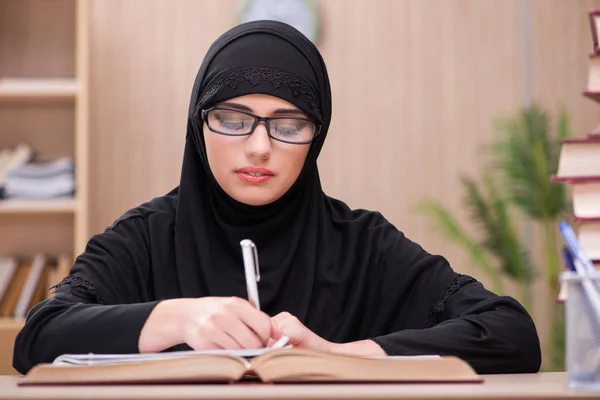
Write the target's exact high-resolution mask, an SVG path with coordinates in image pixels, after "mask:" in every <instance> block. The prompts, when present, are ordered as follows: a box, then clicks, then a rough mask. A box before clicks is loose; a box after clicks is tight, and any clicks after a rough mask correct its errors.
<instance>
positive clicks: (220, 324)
mask: <svg viewBox="0 0 600 400" xmlns="http://www.w3.org/2000/svg"><path fill="white" fill-rule="evenodd" d="M276 335H279V336H281V332H280V331H278V330H277V329H275V330H273V329H272V322H271V319H270V317H269V316H268V315H267V314H265V313H263V312H261V311H259V310H257V309H256V308H254V307H253V306H252V305H251V304H250V303H248V301H246V300H244V299H241V298H239V297H202V298H198V299H172V300H165V301H162V302H160V303H159V304H158V305H157V306H156V307H155V308H154V310H153V311H152V313H150V316H149V317H148V320H147V321H146V323H145V325H144V327H143V328H142V331H141V333H140V339H139V344H138V346H139V351H140V352H141V353H145V352H157V351H161V350H164V349H166V348H169V347H171V346H174V345H176V344H180V343H187V344H188V345H189V346H190V347H191V348H192V349H194V350H208V349H257V348H262V347H265V345H266V343H267V341H268V340H269V338H270V337H272V336H276Z"/></svg>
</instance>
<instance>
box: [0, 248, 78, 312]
mask: <svg viewBox="0 0 600 400" xmlns="http://www.w3.org/2000/svg"><path fill="white" fill-rule="evenodd" d="M70 267H71V262H70V257H68V256H66V255H61V256H59V257H58V258H57V259H56V260H55V259H53V258H50V257H47V256H45V255H43V254H37V255H36V256H35V257H34V258H33V259H22V260H18V259H17V258H10V257H5V258H0V317H11V318H24V317H25V316H26V315H27V312H28V311H29V310H30V309H31V307H33V306H34V305H36V304H38V303H39V302H41V301H42V300H44V299H46V298H49V297H51V296H52V291H51V290H50V288H51V287H52V286H54V285H56V284H57V283H59V282H60V281H61V280H62V279H63V278H64V277H65V276H67V275H68V274H69V269H70Z"/></svg>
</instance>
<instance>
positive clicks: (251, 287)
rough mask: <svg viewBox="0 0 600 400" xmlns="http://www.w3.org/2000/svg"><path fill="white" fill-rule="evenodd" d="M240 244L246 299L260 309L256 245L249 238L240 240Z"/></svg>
mask: <svg viewBox="0 0 600 400" xmlns="http://www.w3.org/2000/svg"><path fill="white" fill-rule="evenodd" d="M240 246H242V256H243V258H244V272H245V274H246V290H247V292H248V301H249V302H250V304H252V305H253V306H254V307H256V309H257V310H260V301H259V300H258V286H257V284H256V283H257V282H258V281H260V270H259V267H258V252H257V251H256V245H255V244H254V242H252V240H250V239H244V240H242V241H241V242H240Z"/></svg>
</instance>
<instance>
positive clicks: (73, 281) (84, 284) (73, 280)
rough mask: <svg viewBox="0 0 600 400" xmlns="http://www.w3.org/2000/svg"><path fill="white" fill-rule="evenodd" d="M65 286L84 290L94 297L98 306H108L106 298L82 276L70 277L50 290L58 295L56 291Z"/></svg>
mask: <svg viewBox="0 0 600 400" xmlns="http://www.w3.org/2000/svg"><path fill="white" fill-rule="evenodd" d="M64 285H70V286H71V287H72V288H83V289H84V290H85V291H86V292H88V293H89V294H91V295H92V296H93V297H94V299H95V300H96V303H97V304H106V301H104V297H102V294H101V293H100V292H99V291H98V289H96V286H94V284H92V283H91V282H90V281H88V280H87V279H85V278H83V277H82V276H80V275H69V276H67V277H66V278H64V279H63V280H62V281H60V282H59V283H58V284H57V285H54V286H52V287H51V288H50V290H53V289H54V292H53V293H56V291H57V290H58V289H60V288H61V287H62V286H64Z"/></svg>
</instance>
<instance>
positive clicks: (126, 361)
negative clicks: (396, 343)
mask: <svg viewBox="0 0 600 400" xmlns="http://www.w3.org/2000/svg"><path fill="white" fill-rule="evenodd" d="M246 379H254V380H256V379H258V380H261V381H263V382H481V381H482V379H481V378H480V377H479V376H478V375H477V374H476V373H475V371H474V370H473V369H472V368H471V367H470V366H469V364H467V363H466V362H464V361H463V360H461V359H459V358H456V357H438V356H416V357H378V358H373V357H370V358H369V357H354V356H347V355H338V354H329V353H321V352H315V351H309V350H302V349H297V348H284V349H277V350H273V349H267V350H254V351H252V350H250V351H248V350H246V351H224V350H220V351H205V352H195V351H190V352H176V353H159V354H131V355H64V356H61V357H59V358H57V359H56V360H55V362H54V363H53V364H41V365H38V366H36V367H34V368H33V369H32V370H31V371H29V373H28V374H27V375H26V376H25V377H24V378H23V379H22V380H21V381H20V384H21V385H35V384H37V385H40V384H42V385H43V384H54V385H55V384H98V383H115V384H118V383H178V382H179V383H200V382H229V383H233V382H236V381H240V380H246Z"/></svg>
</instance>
